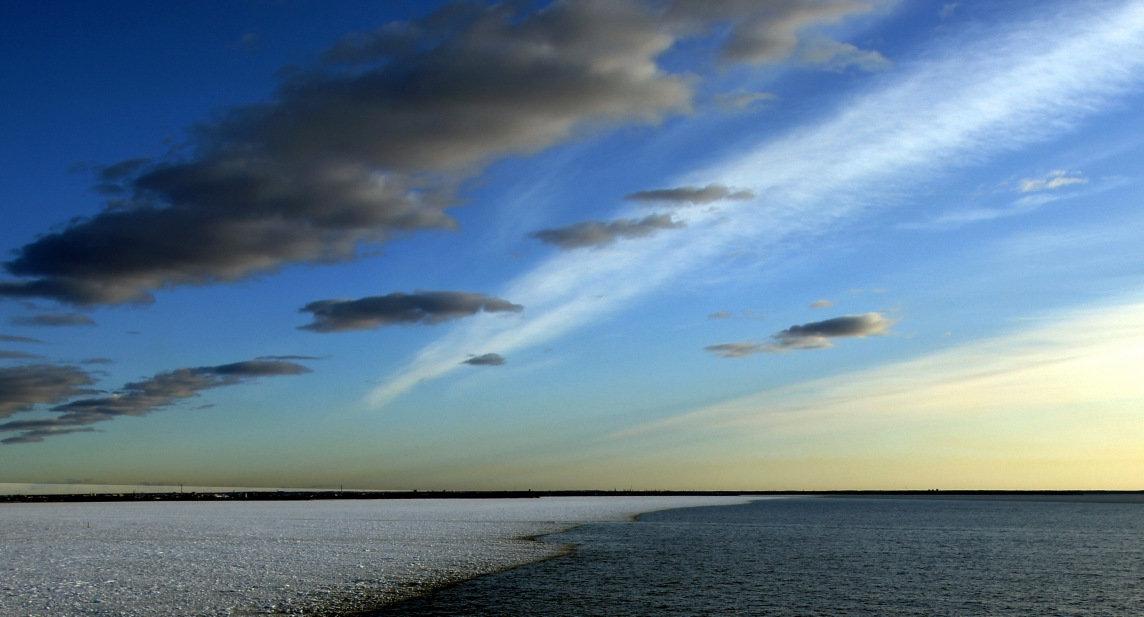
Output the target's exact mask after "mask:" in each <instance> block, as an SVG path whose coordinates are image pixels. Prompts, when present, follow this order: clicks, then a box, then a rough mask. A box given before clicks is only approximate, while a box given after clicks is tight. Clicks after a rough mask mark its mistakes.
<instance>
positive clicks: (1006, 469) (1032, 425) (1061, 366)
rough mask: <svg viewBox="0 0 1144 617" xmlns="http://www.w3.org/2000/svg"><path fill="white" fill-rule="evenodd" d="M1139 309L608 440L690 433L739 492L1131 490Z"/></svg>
mask: <svg viewBox="0 0 1144 617" xmlns="http://www.w3.org/2000/svg"><path fill="white" fill-rule="evenodd" d="M1141 366H1144V303H1141V302H1133V303H1129V304H1123V305H1119V306H1115V307H1105V308H1100V309H1093V310H1091V311H1088V312H1084V313H1079V312H1077V313H1071V314H1069V315H1065V316H1060V317H1057V318H1052V319H1045V320H1042V321H1040V322H1037V323H1034V324H1031V326H1030V328H1028V329H1027V330H1025V331H1022V332H1019V333H1014V334H1012V335H1006V336H1001V337H997V338H994V339H990V340H986V341H982V342H977V343H973V344H969V345H964V346H961V347H957V348H953V349H949V350H946V351H942V352H939V353H936V354H932V355H928V356H925V357H922V358H918V359H914V360H910V361H906V362H900V363H895V364H891V365H886V366H882V367H878V368H874V369H870V370H866V371H860V372H855V373H849V374H845V375H840V376H836V377H831V378H828V379H821V380H816V381H811V382H805V383H801V384H797V385H793V386H789V387H785V388H778V389H773V390H768V391H764V392H760V393H758V394H756V395H752V396H748V397H744V398H740V399H737V400H733V401H727V402H725V403H721V404H718V405H714V406H711V407H707V408H704V409H700V410H696V411H693V412H691V413H688V414H685V415H681V416H677V417H675V418H671V419H668V420H664V421H660V422H657V423H652V424H648V425H644V426H639V427H635V428H632V429H628V430H626V431H623V432H620V433H617V434H616V435H614V437H616V438H622V439H624V440H628V441H631V442H633V443H640V442H648V443H655V442H660V441H662V440H664V439H671V438H673V437H677V436H679V435H683V434H686V435H689V436H690V437H691V439H692V440H693V444H692V445H690V446H688V447H687V450H688V451H689V452H692V453H693V454H695V455H699V456H696V458H697V459H702V460H705V461H707V463H708V465H707V467H708V473H710V474H713V475H714V477H717V478H718V479H719V484H721V485H726V486H736V487H742V488H808V489H814V488H821V489H826V488H843V489H845V488H912V489H916V488H935V487H944V488H1010V489H1037V488H1091V489H1139V488H1141V484H1142V481H1141V478H1142V477H1144V379H1142V378H1141V372H1140V370H1141V369H1140V367H1141Z"/></svg>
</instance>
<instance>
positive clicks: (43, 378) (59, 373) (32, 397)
mask: <svg viewBox="0 0 1144 617" xmlns="http://www.w3.org/2000/svg"><path fill="white" fill-rule="evenodd" d="M93 383H95V382H94V380H92V378H91V375H89V374H88V373H87V372H85V371H82V370H80V369H78V368H75V367H73V366H57V365H51V364H34V365H29V366H17V367H12V368H0V418H7V417H9V416H11V415H12V414H15V413H19V412H23V411H30V410H32V409H33V408H34V407H35V406H36V405H51V404H54V403H58V402H60V401H65V400H67V399H69V398H72V397H75V396H81V395H84V394H91V393H92V392H93V391H92V390H91V389H89V388H88V386H90V385H92V384H93Z"/></svg>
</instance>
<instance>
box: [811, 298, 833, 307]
mask: <svg viewBox="0 0 1144 617" xmlns="http://www.w3.org/2000/svg"><path fill="white" fill-rule="evenodd" d="M834 304H835V302H834V300H826V299H822V300H815V301H814V302H811V303H810V308H830V307H832V306H834Z"/></svg>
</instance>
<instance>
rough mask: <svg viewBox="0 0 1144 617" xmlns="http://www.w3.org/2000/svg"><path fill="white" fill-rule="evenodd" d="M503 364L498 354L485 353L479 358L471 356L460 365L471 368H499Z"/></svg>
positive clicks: (502, 359)
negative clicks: (466, 365)
mask: <svg viewBox="0 0 1144 617" xmlns="http://www.w3.org/2000/svg"><path fill="white" fill-rule="evenodd" d="M504 363H505V359H504V358H503V357H502V356H501V355H500V354H495V353H486V354H482V355H479V356H473V357H472V358H469V359H468V360H465V361H464V362H462V364H468V365H471V366H501V365H503V364H504Z"/></svg>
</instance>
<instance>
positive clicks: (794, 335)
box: [704, 313, 897, 358]
mask: <svg viewBox="0 0 1144 617" xmlns="http://www.w3.org/2000/svg"><path fill="white" fill-rule="evenodd" d="M895 323H897V321H896V320H892V319H887V318H886V317H885V316H883V315H882V314H881V313H865V314H863V315H846V316H843V317H835V318H833V319H827V320H824V321H814V322H811V323H807V324H802V325H795V326H791V327H789V328H787V329H786V330H782V331H780V332H776V333H775V334H773V335H771V341H770V342H766V343H753V342H738V343H720V344H718V345H710V346H708V347H705V348H704V349H706V350H707V351H710V352H711V353H714V354H715V355H717V356H720V357H723V358H744V357H747V356H753V355H755V354H758V353H776V352H782V351H789V350H792V349H827V348H830V347H833V346H834V343H832V342H831V340H830V339H834V338H865V337H867V336H876V335H883V334H888V333H889V329H890V326H892V325H894V324H895Z"/></svg>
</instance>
